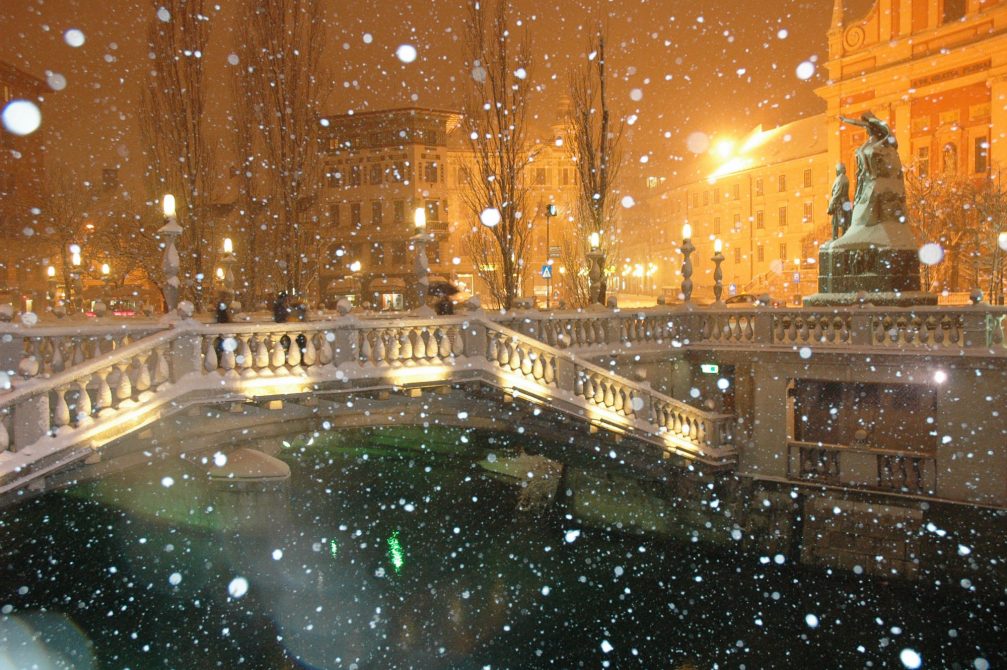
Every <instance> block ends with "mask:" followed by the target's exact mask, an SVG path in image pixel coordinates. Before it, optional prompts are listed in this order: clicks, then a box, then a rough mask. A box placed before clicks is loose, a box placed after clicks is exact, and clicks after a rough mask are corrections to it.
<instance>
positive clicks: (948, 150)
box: [942, 142, 958, 174]
mask: <svg viewBox="0 0 1007 670" xmlns="http://www.w3.org/2000/svg"><path fill="white" fill-rule="evenodd" d="M943 163H944V164H943V166H942V167H943V168H944V174H954V173H956V172H957V171H958V147H956V146H955V144H954V142H948V143H947V144H945V145H944V156H943Z"/></svg>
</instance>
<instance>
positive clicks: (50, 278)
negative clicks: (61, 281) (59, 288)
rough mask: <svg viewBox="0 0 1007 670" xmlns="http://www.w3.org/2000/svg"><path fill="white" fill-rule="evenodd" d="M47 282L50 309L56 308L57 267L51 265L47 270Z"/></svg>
mask: <svg viewBox="0 0 1007 670" xmlns="http://www.w3.org/2000/svg"><path fill="white" fill-rule="evenodd" d="M45 276H46V281H47V283H48V285H49V307H50V309H51V308H52V307H55V306H56V267H55V266H53V265H50V266H49V267H47V268H46V269H45Z"/></svg>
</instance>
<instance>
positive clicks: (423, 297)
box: [412, 206, 433, 315]
mask: <svg viewBox="0 0 1007 670" xmlns="http://www.w3.org/2000/svg"><path fill="white" fill-rule="evenodd" d="M413 223H414V225H415V227H416V234H415V235H413V237H412V243H413V247H414V248H415V249H416V260H415V265H414V266H413V269H414V270H415V272H416V297H417V302H418V303H419V304H418V305H417V306H416V311H417V313H419V314H423V315H428V314H433V310H432V309H430V308H429V307H428V306H427V292H428V289H429V288H430V264H429V262H428V261H427V242H428V241H429V239H428V237H427V210H426V208H425V207H422V206H420V207H417V208H416V211H415V212H413Z"/></svg>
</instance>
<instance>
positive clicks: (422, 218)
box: [413, 207, 427, 233]
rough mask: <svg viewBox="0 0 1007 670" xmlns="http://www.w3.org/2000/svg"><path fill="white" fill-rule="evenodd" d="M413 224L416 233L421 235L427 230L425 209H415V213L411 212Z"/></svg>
mask: <svg viewBox="0 0 1007 670" xmlns="http://www.w3.org/2000/svg"><path fill="white" fill-rule="evenodd" d="M413 224H415V226H416V232H417V233H422V232H423V231H424V230H426V228H427V210H426V208H425V207H417V208H416V211H415V212H413Z"/></svg>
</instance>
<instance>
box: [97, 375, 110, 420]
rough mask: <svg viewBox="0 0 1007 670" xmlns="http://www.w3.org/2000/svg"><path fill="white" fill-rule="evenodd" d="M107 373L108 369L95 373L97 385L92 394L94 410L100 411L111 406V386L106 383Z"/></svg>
mask: <svg viewBox="0 0 1007 670" xmlns="http://www.w3.org/2000/svg"><path fill="white" fill-rule="evenodd" d="M109 373H110V371H109V370H104V371H99V372H97V373H95V377H96V378H97V380H98V387H97V390H96V391H95V394H94V395H95V398H94V409H95V411H96V412H101V411H102V410H104V409H108V408H109V407H111V406H112V388H111V387H110V386H109V385H108V375H109Z"/></svg>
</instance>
